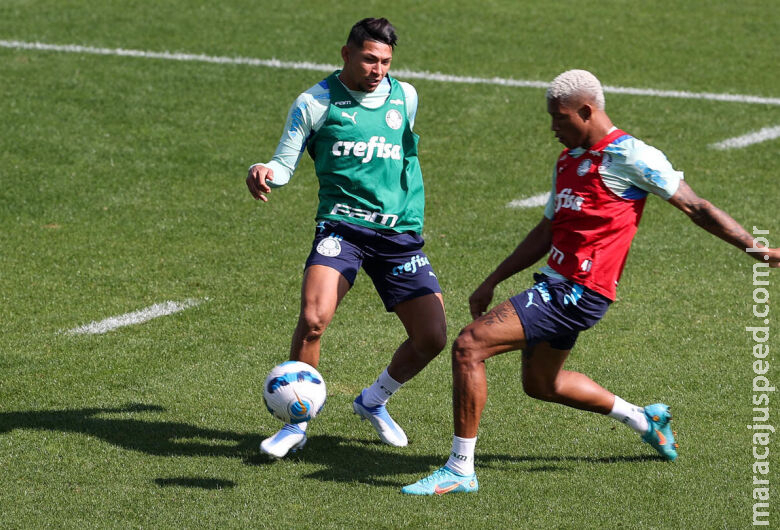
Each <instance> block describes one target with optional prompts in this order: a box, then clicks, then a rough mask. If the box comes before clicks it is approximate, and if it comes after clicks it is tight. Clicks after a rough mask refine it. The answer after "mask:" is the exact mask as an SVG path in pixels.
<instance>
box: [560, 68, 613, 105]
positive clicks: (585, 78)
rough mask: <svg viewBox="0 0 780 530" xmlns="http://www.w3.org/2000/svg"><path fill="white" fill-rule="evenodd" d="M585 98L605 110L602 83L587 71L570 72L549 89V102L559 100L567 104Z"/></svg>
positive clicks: (565, 73) (561, 75)
mask: <svg viewBox="0 0 780 530" xmlns="http://www.w3.org/2000/svg"><path fill="white" fill-rule="evenodd" d="M578 97H583V98H585V99H587V100H589V101H592V102H593V103H594V104H595V105H596V108H598V109H599V110H604V89H603V88H601V81H599V80H598V78H597V77H596V76H595V75H593V74H591V73H590V72H588V71H587V70H568V71H566V72H563V73H562V74H560V75H559V76H558V77H556V78H555V79H553V80H552V83H550V86H549V87H548V88H547V100H548V101H549V100H551V99H557V100H558V101H560V102H561V103H564V104H566V103H567V102H568V101H571V100H572V99H575V98H578Z"/></svg>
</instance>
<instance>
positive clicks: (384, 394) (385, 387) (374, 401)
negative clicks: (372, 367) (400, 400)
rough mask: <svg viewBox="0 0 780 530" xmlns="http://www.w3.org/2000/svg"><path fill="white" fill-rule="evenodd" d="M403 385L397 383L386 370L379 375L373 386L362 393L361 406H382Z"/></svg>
mask: <svg viewBox="0 0 780 530" xmlns="http://www.w3.org/2000/svg"><path fill="white" fill-rule="evenodd" d="M402 385H403V383H399V382H398V381H396V380H395V379H393V378H392V377H390V374H388V373H387V368H385V369H384V371H383V372H382V373H381V374H379V377H377V378H376V381H374V384H372V385H371V386H370V387H368V388H366V389H365V390H364V391H363V404H364V405H365V406H367V407H376V406H377V405H384V404H385V403H387V400H388V399H390V396H392V395H393V394H395V393H396V392H398V389H399V388H401V386H402Z"/></svg>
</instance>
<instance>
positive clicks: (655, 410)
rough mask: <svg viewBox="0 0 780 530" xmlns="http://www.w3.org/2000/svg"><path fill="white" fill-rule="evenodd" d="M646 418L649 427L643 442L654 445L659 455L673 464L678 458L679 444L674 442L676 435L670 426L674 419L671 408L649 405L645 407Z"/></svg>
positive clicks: (658, 404)
mask: <svg viewBox="0 0 780 530" xmlns="http://www.w3.org/2000/svg"><path fill="white" fill-rule="evenodd" d="M645 416H646V417H647V423H648V424H649V427H648V428H647V432H646V433H645V434H643V435H642V441H643V442H647V443H649V444H650V445H652V446H653V448H654V449H655V450H656V451H658V454H660V455H661V456H662V457H664V458H665V459H666V460H669V461H672V462H673V461H674V460H675V459H676V458H677V442H675V441H674V433H673V432H672V428H671V427H670V426H669V422H670V421H671V419H672V413H671V412H670V411H669V406H668V405H664V404H663V403H654V404H653V405H648V406H646V407H645Z"/></svg>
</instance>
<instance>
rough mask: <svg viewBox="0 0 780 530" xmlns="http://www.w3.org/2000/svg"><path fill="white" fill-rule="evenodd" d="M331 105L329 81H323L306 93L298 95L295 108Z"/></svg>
mask: <svg viewBox="0 0 780 530" xmlns="http://www.w3.org/2000/svg"><path fill="white" fill-rule="evenodd" d="M329 103H330V87H329V86H328V80H327V79H323V80H322V81H320V82H319V83H317V84H315V85H312V86H311V87H309V88H308V89H306V90H305V91H303V92H301V93H300V94H298V97H297V98H295V106H296V107H301V106H302V105H303V106H306V105H312V104H315V105H324V106H327V105H328V104H329Z"/></svg>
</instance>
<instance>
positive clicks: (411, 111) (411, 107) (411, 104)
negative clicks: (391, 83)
mask: <svg viewBox="0 0 780 530" xmlns="http://www.w3.org/2000/svg"><path fill="white" fill-rule="evenodd" d="M400 83H401V88H403V90H404V99H406V116H407V118H408V119H409V126H410V127H411V128H412V129H414V119H415V118H416V117H417V104H418V102H419V98H418V96H417V90H415V88H414V87H413V86H412V85H410V84H409V83H405V82H403V81H400Z"/></svg>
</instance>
